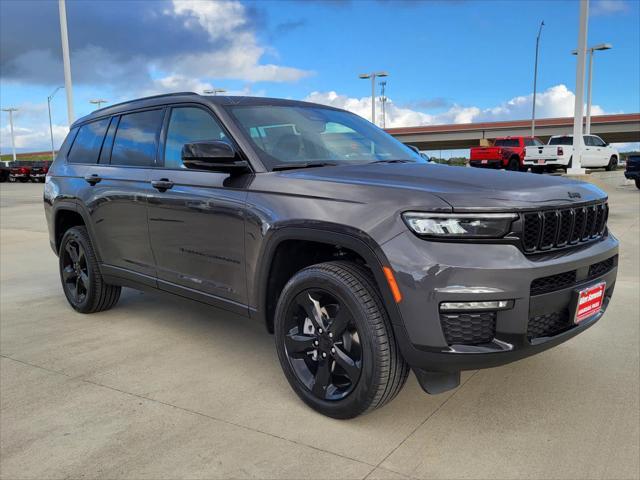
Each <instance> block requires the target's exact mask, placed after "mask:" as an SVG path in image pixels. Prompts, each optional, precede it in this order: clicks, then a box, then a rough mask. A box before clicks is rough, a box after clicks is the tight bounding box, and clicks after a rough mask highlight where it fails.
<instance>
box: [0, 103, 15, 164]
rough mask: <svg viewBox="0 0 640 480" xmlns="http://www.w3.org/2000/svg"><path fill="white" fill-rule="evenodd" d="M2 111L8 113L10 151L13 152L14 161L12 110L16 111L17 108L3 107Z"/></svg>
mask: <svg viewBox="0 0 640 480" xmlns="http://www.w3.org/2000/svg"><path fill="white" fill-rule="evenodd" d="M2 111H3V112H8V113H9V128H10V129H11V151H12V152H13V161H14V162H15V161H16V138H15V136H14V134H13V112H17V111H18V109H17V108H13V107H10V108H3V109H2Z"/></svg>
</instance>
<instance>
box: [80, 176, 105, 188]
mask: <svg viewBox="0 0 640 480" xmlns="http://www.w3.org/2000/svg"><path fill="white" fill-rule="evenodd" d="M84 179H85V181H86V182H87V183H88V184H89V185H91V186H93V185H95V184H96V183H100V182H101V181H102V177H101V176H100V175H98V174H97V173H92V174H91V175H85V176H84Z"/></svg>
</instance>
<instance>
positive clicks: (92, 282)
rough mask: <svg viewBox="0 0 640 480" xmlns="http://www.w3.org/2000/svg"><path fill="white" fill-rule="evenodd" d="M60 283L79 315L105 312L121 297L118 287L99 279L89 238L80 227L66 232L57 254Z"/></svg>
mask: <svg viewBox="0 0 640 480" xmlns="http://www.w3.org/2000/svg"><path fill="white" fill-rule="evenodd" d="M58 257H59V266H60V280H61V282H62V288H63V290H64V294H65V297H67V301H68V302H69V305H71V306H72V307H73V308H74V309H75V310H77V311H78V312H80V313H94V312H100V311H103V310H108V309H110V308H111V307H113V306H114V305H115V304H116V303H117V302H118V299H119V298H120V291H121V287H120V286H117V285H109V284H107V283H106V282H105V281H104V279H103V278H102V274H101V273H100V268H99V266H98V258H97V257H96V254H95V251H94V249H93V245H92V243H91V239H90V238H89V234H88V233H87V229H86V228H85V227H83V226H77V227H72V228H70V229H69V230H67V231H66V232H65V234H64V235H63V236H62V240H61V241H60V250H59V252H58Z"/></svg>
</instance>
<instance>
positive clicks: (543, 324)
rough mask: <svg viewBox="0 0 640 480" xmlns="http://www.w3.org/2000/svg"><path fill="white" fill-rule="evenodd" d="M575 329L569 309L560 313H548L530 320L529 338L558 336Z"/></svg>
mask: <svg viewBox="0 0 640 480" xmlns="http://www.w3.org/2000/svg"><path fill="white" fill-rule="evenodd" d="M571 327H573V322H571V318H570V314H569V309H566V308H565V309H564V310H562V311H560V312H553V313H547V314H544V315H537V316H535V317H531V318H529V325H528V326H527V337H529V340H532V339H534V338H539V337H550V336H552V335H557V334H559V333H562V332H564V331H566V330H569V329H570V328H571Z"/></svg>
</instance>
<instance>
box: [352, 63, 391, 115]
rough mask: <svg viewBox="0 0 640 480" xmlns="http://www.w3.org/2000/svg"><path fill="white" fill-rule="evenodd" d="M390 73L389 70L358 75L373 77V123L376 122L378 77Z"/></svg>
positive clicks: (363, 77) (386, 75)
mask: <svg viewBox="0 0 640 480" xmlns="http://www.w3.org/2000/svg"><path fill="white" fill-rule="evenodd" d="M388 76H389V74H388V73H387V72H371V73H361V74H360V75H358V77H360V78H362V79H365V78H370V79H371V123H373V124H374V125H375V124H376V78H377V77H388Z"/></svg>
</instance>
